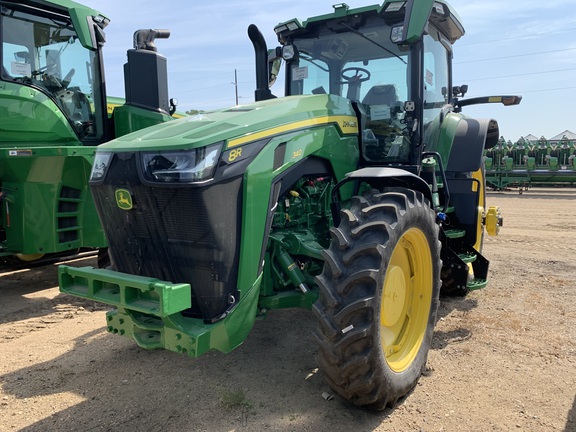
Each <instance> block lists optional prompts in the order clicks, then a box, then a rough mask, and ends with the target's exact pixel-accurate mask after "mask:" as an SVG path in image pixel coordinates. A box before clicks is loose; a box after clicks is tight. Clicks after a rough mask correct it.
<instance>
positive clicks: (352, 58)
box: [273, 2, 464, 165]
mask: <svg viewBox="0 0 576 432" xmlns="http://www.w3.org/2000/svg"><path fill="white" fill-rule="evenodd" d="M405 9H406V2H386V3H385V4H384V5H383V6H373V7H367V8H363V9H362V10H361V11H360V13H358V10H357V9H355V10H354V11H353V12H352V13H351V11H350V9H349V8H348V6H347V5H346V4H339V5H335V6H334V14H333V17H332V18H330V19H325V18H326V16H324V17H317V18H316V19H311V20H308V21H305V22H303V23H300V22H299V21H297V20H292V21H288V22H285V23H282V24H279V25H278V26H276V28H275V32H276V34H277V35H278V39H279V41H280V43H281V44H282V46H281V47H280V48H278V49H277V50H276V51H277V53H276V52H275V53H274V54H273V55H278V57H279V58H280V57H281V58H283V59H284V60H285V61H286V68H285V80H286V81H285V83H286V84H285V93H286V95H302V94H325V93H329V94H332V95H339V96H342V97H345V98H347V99H349V100H350V101H351V102H352V104H353V106H354V109H355V111H356V112H357V114H358V117H359V119H360V131H361V142H362V146H361V148H362V152H361V153H362V155H361V157H362V159H363V164H364V165H382V164H403V165H417V164H418V163H419V159H420V155H421V152H422V147H421V144H422V143H423V142H425V141H426V140H425V139H423V137H425V136H426V135H427V134H429V133H430V132H431V129H432V125H433V124H434V120H435V119H437V118H438V113H439V111H440V110H441V109H442V107H444V106H446V105H447V104H450V103H452V92H451V91H449V90H448V89H450V88H451V86H452V82H451V68H450V60H451V57H452V48H451V44H452V43H453V42H455V41H456V40H457V39H458V38H460V37H461V36H462V35H463V34H464V30H463V28H462V26H461V25H460V23H459V21H458V18H457V17H456V15H455V14H454V12H453V11H452V10H451V9H450V8H449V6H448V5H446V4H442V3H438V2H437V3H435V4H434V7H433V8H432V10H431V13H430V17H428V16H423V17H422V22H426V21H428V25H427V26H425V27H424V28H425V30H424V28H423V30H424V34H423V36H422V37H421V38H418V39H416V40H415V41H414V40H406V37H405V35H404V33H405V24H404V21H405ZM419 11H420V10H418V12H419ZM415 12H416V10H415ZM419 13H423V12H419ZM322 18H324V19H322Z"/></svg>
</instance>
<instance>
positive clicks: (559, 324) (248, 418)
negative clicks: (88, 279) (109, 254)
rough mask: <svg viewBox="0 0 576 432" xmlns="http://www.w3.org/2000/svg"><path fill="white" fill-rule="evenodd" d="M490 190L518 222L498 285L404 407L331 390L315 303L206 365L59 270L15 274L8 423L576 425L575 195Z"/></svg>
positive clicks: (467, 305)
mask: <svg viewBox="0 0 576 432" xmlns="http://www.w3.org/2000/svg"><path fill="white" fill-rule="evenodd" d="M488 199H489V204H490V205H499V206H500V207H501V209H502V213H503V214H504V217H505V226H504V228H503V229H502V231H501V234H500V235H499V236H498V237H489V238H487V239H486V242H485V248H484V255H485V256H487V258H488V259H490V260H491V268H490V284H489V286H488V287H487V288H486V289H484V290H481V291H476V292H473V293H471V294H470V295H469V296H467V297H466V298H463V299H462V298H460V299H451V300H445V301H444V302H443V303H442V305H441V308H440V313H439V319H438V323H437V326H436V331H435V335H434V341H433V347H432V350H431V352H430V355H429V362H428V363H429V364H428V372H427V373H426V374H425V376H423V377H422V378H421V379H420V381H419V384H418V385H417V387H416V388H415V389H414V391H413V392H412V393H411V394H410V395H408V397H407V398H405V399H404V400H403V401H401V403H400V404H399V405H397V406H396V408H395V409H394V410H386V411H384V412H379V413H371V412H366V411H364V410H360V409H357V408H354V407H351V406H349V405H347V404H346V403H345V402H343V401H341V400H339V399H338V398H334V399H332V400H330V401H327V400H325V399H323V398H322V393H323V392H327V391H329V389H328V388H327V387H326V386H325V384H324V383H323V381H322V379H321V377H320V375H319V374H317V373H316V372H317V369H316V364H315V361H314V353H315V346H314V343H313V340H312V337H311V335H310V329H311V328H313V327H314V325H315V323H314V318H313V316H312V314H311V313H309V312H307V311H302V310H284V311H277V312H272V313H271V314H270V315H269V317H268V318H267V319H266V320H264V321H261V322H258V323H257V324H256V326H255V328H254V330H253V331H252V333H251V334H250V336H249V337H248V339H247V340H246V342H245V343H244V344H243V345H242V346H241V347H240V348H238V349H237V350H235V351H234V352H232V353H230V354H228V355H224V354H220V353H209V354H207V355H205V356H204V357H201V358H199V359H196V360H192V359H189V358H187V357H185V356H182V355H178V354H175V353H170V352H165V351H145V350H142V349H140V348H138V347H137V346H136V344H135V343H134V342H132V341H130V340H127V339H123V338H120V337H119V336H115V335H110V334H108V333H106V331H105V329H104V325H105V319H104V314H105V310H106V309H105V307H102V306H99V305H97V304H94V303H91V302H86V301H81V300H77V299H75V298H73V297H70V296H67V295H63V294H60V293H59V292H58V289H57V286H56V284H57V282H56V266H54V265H50V266H46V267H42V268H36V269H29V270H20V271H16V272H14V271H9V269H6V268H4V269H0V299H1V302H0V304H1V307H0V431H14V430H23V431H43V432H46V431H63V430H65V431H92V430H98V431H100V430H105V431H106V430H108V431H124V430H139V429H140V430H146V431H160V430H162V431H166V432H171V431H276V430H278V431H351V430H354V431H463V430H465V431H472V430H473V431H511V430H514V431H517V430H520V431H576V397H575V395H576V368H575V366H576V325H575V324H576V283H575V281H574V275H575V274H576V259H575V258H576V218H575V215H576V190H575V189H530V190H529V191H527V192H524V193H523V194H522V195H519V194H518V193H517V192H505V193H490V194H489V197H488ZM72 265H78V266H82V265H95V259H94V258H83V259H80V260H77V261H74V262H73V263H72Z"/></svg>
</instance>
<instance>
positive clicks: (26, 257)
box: [16, 253, 44, 262]
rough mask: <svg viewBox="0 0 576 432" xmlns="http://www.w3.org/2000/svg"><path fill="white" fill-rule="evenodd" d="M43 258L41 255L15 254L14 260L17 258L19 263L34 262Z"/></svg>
mask: <svg viewBox="0 0 576 432" xmlns="http://www.w3.org/2000/svg"><path fill="white" fill-rule="evenodd" d="M43 256H44V254H43V253H36V254H16V258H18V259H19V260H20V261H24V262H32V261H36V260H39V259H40V258H42V257H43Z"/></svg>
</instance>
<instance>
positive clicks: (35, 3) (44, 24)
mask: <svg viewBox="0 0 576 432" xmlns="http://www.w3.org/2000/svg"><path fill="white" fill-rule="evenodd" d="M108 22H109V20H108V18H106V17H105V16H103V15H102V14H101V13H100V12H98V11H96V10H94V9H91V8H88V7H85V6H82V5H80V4H78V3H74V2H72V1H68V0H52V1H48V0H24V1H18V2H14V1H4V0H2V1H0V46H1V49H0V56H1V66H2V68H1V71H0V188H1V191H0V205H1V211H0V213H1V216H0V257H4V258H10V259H11V261H12V262H14V261H16V262H18V261H37V260H40V259H42V258H43V257H44V258H46V257H45V255H47V256H50V255H48V254H52V256H54V254H70V253H71V252H73V251H78V250H80V249H81V248H85V247H89V248H103V247H105V246H106V245H107V243H106V238H105V235H104V231H103V230H102V228H101V226H100V221H99V220H98V215H97V213H96V210H95V209H94V203H93V201H92V196H91V194H90V190H89V188H88V178H89V176H90V171H91V168H92V162H93V160H94V154H95V152H96V146H97V145H98V144H101V143H103V142H106V141H109V140H111V139H113V138H116V137H119V136H121V135H125V134H127V133H129V132H133V131H136V130H139V129H142V128H144V127H147V126H150V125H153V124H158V123H162V122H166V121H168V120H172V115H171V114H172V112H173V110H174V107H173V106H171V105H170V101H169V99H168V84H167V74H166V59H165V58H164V57H163V56H161V55H159V54H158V53H156V48H155V46H154V43H153V42H154V39H155V38H156V37H164V38H166V37H168V36H169V32H167V31H166V30H163V31H154V30H143V31H139V32H137V33H136V34H135V42H136V46H135V47H134V48H135V49H132V50H129V51H128V62H127V64H126V66H125V85H126V100H125V101H124V100H120V99H118V98H108V99H107V98H106V90H105V80H104V68H103V65H102V47H103V45H104V42H105V35H104V31H103V29H104V28H105V27H106V25H107V24H108Z"/></svg>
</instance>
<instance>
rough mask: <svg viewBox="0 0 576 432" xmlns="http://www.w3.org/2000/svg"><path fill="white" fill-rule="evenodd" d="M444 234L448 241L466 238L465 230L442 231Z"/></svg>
mask: <svg viewBox="0 0 576 432" xmlns="http://www.w3.org/2000/svg"><path fill="white" fill-rule="evenodd" d="M444 234H446V237H448V238H450V239H457V238H463V237H464V236H466V230H460V229H450V230H446V231H444Z"/></svg>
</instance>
